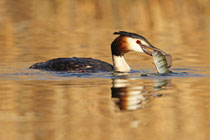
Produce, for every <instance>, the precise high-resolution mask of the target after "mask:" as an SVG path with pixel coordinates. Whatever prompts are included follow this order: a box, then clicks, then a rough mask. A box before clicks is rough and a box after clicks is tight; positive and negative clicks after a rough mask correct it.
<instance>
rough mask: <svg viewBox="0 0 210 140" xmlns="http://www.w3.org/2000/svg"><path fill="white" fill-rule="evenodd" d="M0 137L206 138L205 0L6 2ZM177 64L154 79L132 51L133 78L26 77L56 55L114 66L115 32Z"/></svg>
mask: <svg viewBox="0 0 210 140" xmlns="http://www.w3.org/2000/svg"><path fill="white" fill-rule="evenodd" d="M0 7H1V8H0V25H1V26H0V29H1V32H0V60H1V62H0V139H7V140H16V139H21V140H24V139H34V140H41V139H44V140H46V139H59V140H60V139H61V140H64V139H78V140H79V139H91V140H98V139H102V140H114V139H119V140H127V139H134V140H135V139H146V140H151V139H161V140H168V139H174V140H177V139H181V140H182V139H183V140H186V139H190V140H197V139H199V140H208V139H209V136H210V134H209V132H210V122H209V118H210V93H209V89H210V85H209V83H210V64H209V61H208V60H209V52H210V47H209V46H210V41H209V39H208V38H209V34H210V24H209V23H210V21H209V20H210V18H209V16H210V15H209V13H210V11H209V2H208V1H196V0H192V1H184V2H179V1H173V0H172V1H166V0H165V1H164V0H163V1H155V0H151V1H143V0H142V1H141V0H139V1H137V0H133V1H130V0H119V1H111V0H107V1H97V0H92V1H91V0H83V1H76V0H71V1H68V0H63V1H60V0H55V1H50V0H46V1H42V0H31V1H26V0H21V1H17V2H16V1H7V0H1V1H0ZM119 30H126V31H131V32H136V33H139V34H141V35H143V36H145V37H146V38H147V39H148V40H149V41H150V42H151V43H152V44H153V45H154V46H156V47H158V48H161V49H162V50H164V51H165V52H167V53H169V54H171V55H172V57H173V65H172V68H171V70H172V71H173V72H174V74H168V75H158V74H156V69H155V66H154V65H153V64H152V58H151V57H149V56H147V55H144V54H138V53H134V52H131V53H129V54H126V56H125V57H126V60H127V61H128V63H129V65H130V66H131V67H132V68H133V69H134V71H132V72H131V73H129V74H116V73H95V74H94V73H90V74H78V73H67V72H49V71H48V72H46V71H39V70H31V69H28V67H29V66H31V65H32V64H33V63H35V62H40V61H46V60H48V59H52V58H57V57H73V56H77V57H93V58H96V59H100V60H104V61H106V62H109V63H112V59H111V54H110V53H111V51H110V44H111V42H112V41H113V39H114V38H115V37H116V36H114V35H112V34H113V32H115V31H119Z"/></svg>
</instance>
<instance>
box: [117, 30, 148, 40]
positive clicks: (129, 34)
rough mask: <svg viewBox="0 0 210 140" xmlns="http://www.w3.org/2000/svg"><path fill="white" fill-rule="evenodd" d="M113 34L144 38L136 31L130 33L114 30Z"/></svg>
mask: <svg viewBox="0 0 210 140" xmlns="http://www.w3.org/2000/svg"><path fill="white" fill-rule="evenodd" d="M114 35H120V36H128V37H132V38H141V39H144V40H146V39H145V38H144V37H143V36H141V35H138V34H136V33H130V32H126V31H119V32H114Z"/></svg>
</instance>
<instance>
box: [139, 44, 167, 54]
mask: <svg viewBox="0 0 210 140" xmlns="http://www.w3.org/2000/svg"><path fill="white" fill-rule="evenodd" d="M141 48H142V50H143V51H144V53H146V54H147V55H150V56H152V52H151V51H149V50H153V51H159V52H161V53H163V54H164V55H166V53H165V52H164V51H163V50H161V49H158V48H156V47H154V46H152V45H151V46H146V45H141Z"/></svg>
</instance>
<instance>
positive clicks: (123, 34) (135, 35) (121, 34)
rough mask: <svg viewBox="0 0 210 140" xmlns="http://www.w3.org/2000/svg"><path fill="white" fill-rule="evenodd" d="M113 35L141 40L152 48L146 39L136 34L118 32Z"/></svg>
mask: <svg viewBox="0 0 210 140" xmlns="http://www.w3.org/2000/svg"><path fill="white" fill-rule="evenodd" d="M113 34H114V35H120V36H128V37H132V38H136V39H142V40H145V41H146V42H147V43H148V44H149V45H150V46H152V45H151V44H150V43H149V41H148V40H147V39H146V38H144V37H143V36H141V35H139V34H136V33H130V32H126V31H119V32H114V33H113Z"/></svg>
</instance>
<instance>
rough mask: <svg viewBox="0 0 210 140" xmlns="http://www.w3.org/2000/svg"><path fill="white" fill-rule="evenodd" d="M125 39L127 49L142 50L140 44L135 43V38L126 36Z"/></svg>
mask: <svg viewBox="0 0 210 140" xmlns="http://www.w3.org/2000/svg"><path fill="white" fill-rule="evenodd" d="M127 41H128V49H129V50H130V51H136V52H144V51H143V50H142V48H141V47H140V45H139V44H137V43H136V41H137V39H133V38H127Z"/></svg>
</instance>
